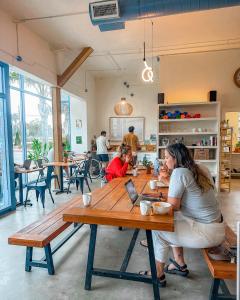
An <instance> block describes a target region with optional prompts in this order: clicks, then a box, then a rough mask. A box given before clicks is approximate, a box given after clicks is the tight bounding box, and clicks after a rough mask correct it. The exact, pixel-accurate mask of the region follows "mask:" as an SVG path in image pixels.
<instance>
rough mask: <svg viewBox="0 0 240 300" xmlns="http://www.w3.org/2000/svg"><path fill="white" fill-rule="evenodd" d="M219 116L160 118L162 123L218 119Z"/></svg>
mask: <svg viewBox="0 0 240 300" xmlns="http://www.w3.org/2000/svg"><path fill="white" fill-rule="evenodd" d="M216 120H217V118H215V117H211V118H189V119H188V118H186V119H159V122H160V123H167V122H196V121H216Z"/></svg>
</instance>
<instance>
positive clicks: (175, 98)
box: [160, 49, 240, 112]
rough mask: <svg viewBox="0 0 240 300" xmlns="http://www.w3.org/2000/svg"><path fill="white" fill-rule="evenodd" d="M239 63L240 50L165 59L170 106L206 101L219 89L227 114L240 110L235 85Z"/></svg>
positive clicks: (239, 93)
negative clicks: (234, 76) (209, 93)
mask: <svg viewBox="0 0 240 300" xmlns="http://www.w3.org/2000/svg"><path fill="white" fill-rule="evenodd" d="M239 63H240V50H239V49H235V50H225V51H214V52H204V53H194V54H193V53H192V54H179V55H173V56H165V57H161V63H160V89H161V91H162V92H164V93H165V96H166V100H167V101H168V102H169V103H170V102H189V101H190V102H191V101H206V100H207V94H208V92H209V91H210V90H217V93H218V100H219V101H221V103H222V110H223V112H224V111H228V110H230V111H239V103H240V89H239V88H238V87H237V86H236V85H235V84H234V82H233V75H234V73H235V71H236V69H237V68H239Z"/></svg>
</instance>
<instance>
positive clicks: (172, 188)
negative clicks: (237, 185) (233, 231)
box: [140, 143, 225, 287]
mask: <svg viewBox="0 0 240 300" xmlns="http://www.w3.org/2000/svg"><path fill="white" fill-rule="evenodd" d="M165 161H166V167H165V168H163V169H162V170H161V171H160V179H163V180H164V181H165V182H169V191H168V199H167V202H169V203H170V204H171V205H172V206H173V209H174V210H175V211H177V212H175V218H174V232H166V231H155V230H154V231H152V236H153V246H154V253H155V259H156V267H157V276H158V278H159V284H160V285H161V286H163V287H164V286H166V279H165V274H164V272H165V273H169V274H176V275H181V276H187V275H188V273H189V271H188V269H187V265H186V263H185V260H184V256H183V247H186V248H199V249H201V248H209V247H214V246H218V245H220V244H221V243H222V242H223V240H224V238H225V229H224V223H223V218H222V215H221V211H220V209H219V206H218V202H217V199H216V197H215V193H214V184H213V181H212V180H211V178H210V176H209V174H208V173H207V172H206V170H205V169H203V168H201V166H198V165H197V164H196V163H195V162H194V160H193V159H192V157H191V155H190V153H189V151H188V149H187V148H186V146H184V145H183V144H180V143H177V144H173V145H169V146H168V147H167V148H166V150H165ZM169 170H170V171H172V173H171V177H169ZM170 247H171V248H172V250H173V256H174V259H170V262H171V263H170V264H169V265H167V266H166V267H165V268H164V266H165V263H166V261H167V258H168V254H169V248H170ZM140 274H142V275H150V272H149V271H143V272H140Z"/></svg>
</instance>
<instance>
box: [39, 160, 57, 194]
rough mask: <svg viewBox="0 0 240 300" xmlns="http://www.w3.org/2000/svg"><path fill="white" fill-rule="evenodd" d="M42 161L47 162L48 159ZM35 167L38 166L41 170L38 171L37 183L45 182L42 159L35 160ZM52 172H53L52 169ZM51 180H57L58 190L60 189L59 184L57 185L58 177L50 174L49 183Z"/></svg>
mask: <svg viewBox="0 0 240 300" xmlns="http://www.w3.org/2000/svg"><path fill="white" fill-rule="evenodd" d="M44 161H46V162H48V159H44ZM37 165H38V167H39V168H42V170H39V174H38V179H37V181H45V180H46V176H45V175H44V166H43V159H38V160H37ZM53 171H54V167H53ZM53 179H56V180H57V184H58V188H59V189H60V183H59V179H58V175H57V174H54V173H53V174H51V182H52V180H53Z"/></svg>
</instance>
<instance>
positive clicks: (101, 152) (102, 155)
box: [96, 130, 109, 168]
mask: <svg viewBox="0 0 240 300" xmlns="http://www.w3.org/2000/svg"><path fill="white" fill-rule="evenodd" d="M106 135H107V132H106V131H104V130H103V131H101V135H100V136H99V137H98V138H97V139H96V144H97V156H98V159H99V160H100V161H101V162H102V164H103V167H104V168H106V167H107V166H108V163H109V156H108V149H109V145H108V143H107V138H106Z"/></svg>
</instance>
